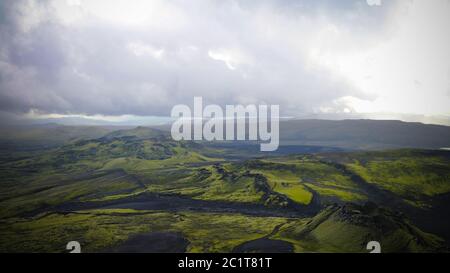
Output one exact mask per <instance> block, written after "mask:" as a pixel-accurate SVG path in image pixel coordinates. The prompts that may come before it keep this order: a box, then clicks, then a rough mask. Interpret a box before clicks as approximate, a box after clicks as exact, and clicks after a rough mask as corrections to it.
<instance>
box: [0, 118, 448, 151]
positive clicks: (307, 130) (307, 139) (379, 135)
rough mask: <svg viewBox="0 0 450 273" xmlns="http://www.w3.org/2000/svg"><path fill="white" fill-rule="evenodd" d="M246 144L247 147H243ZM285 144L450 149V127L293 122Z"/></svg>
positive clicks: (95, 129) (101, 131) (87, 131)
mask: <svg viewBox="0 0 450 273" xmlns="http://www.w3.org/2000/svg"><path fill="white" fill-rule="evenodd" d="M169 130H170V125H163V126H153V127H142V126H140V127H129V126H65V125H58V124H44V125H27V126H24V125H22V126H7V127H2V128H0V133H1V134H0V143H1V144H3V145H5V144H8V145H12V144H14V143H20V145H25V144H29V145H42V146H46V147H52V146H58V145H61V144H64V143H66V142H70V141H74V140H80V139H93V138H99V137H103V136H106V137H114V136H137V137H140V138H145V137H146V136H148V137H150V136H155V135H161V134H165V135H168V134H169ZM241 144H242V143H241ZM280 144H281V146H285V147H286V146H321V147H335V148H343V149H349V150H353V149H354V150H365V149H367V150H379V149H391V148H423V149H441V148H449V147H450V126H443V125H427V124H422V123H411V122H402V121H394V120H392V121H390V120H341V121H335V120H289V121H283V122H281V123H280Z"/></svg>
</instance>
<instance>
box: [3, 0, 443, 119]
mask: <svg viewBox="0 0 450 273" xmlns="http://www.w3.org/2000/svg"><path fill="white" fill-rule="evenodd" d="M369 2H371V1H369ZM380 4H381V5H369V4H368V2H367V0H342V1H333V0H314V1H312V0H311V1H299V0H279V1H269V0H196V1H183V0H133V1H126V0H39V1H38V0H34V1H33V0H1V1H0V116H1V117H3V120H5V119H13V118H17V117H20V118H24V119H48V118H55V119H61V118H71V119H74V118H77V119H86V118H87V119H88V120H105V121H111V122H115V121H119V122H126V121H132V120H135V121H136V120H139V121H142V122H150V123H151V122H156V123H157V122H161V121H164V120H165V117H167V116H169V115H170V111H171V109H172V107H173V106H174V105H176V104H180V103H182V104H188V105H192V104H193V98H194V96H202V97H203V100H204V102H205V103H208V104H209V103H211V104H212V103H214V104H219V105H221V106H224V105H226V104H244V105H246V104H271V105H273V104H278V105H280V112H281V115H282V116H285V117H319V118H336V117H339V118H341V117H342V118H346V117H370V118H375V119H376V118H380V119H384V118H399V119H405V120H408V121H426V122H429V123H444V124H445V123H449V124H450V122H449V121H450V108H449V106H450V51H449V48H450V31H448V26H450V0H390V1H387V0H381V1H380Z"/></svg>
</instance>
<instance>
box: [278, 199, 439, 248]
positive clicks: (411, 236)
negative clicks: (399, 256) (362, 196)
mask: <svg viewBox="0 0 450 273" xmlns="http://www.w3.org/2000/svg"><path fill="white" fill-rule="evenodd" d="M276 237H278V238H280V239H284V240H286V241H290V242H293V243H294V244H295V246H296V249H297V251H304V252H368V250H367V249H366V246H367V243H368V242H370V241H378V242H380V244H381V251H382V252H436V251H445V247H444V243H443V242H444V241H443V240H442V239H441V238H439V237H437V236H435V235H432V234H429V233H425V232H423V231H421V230H420V229H419V228H417V227H415V226H414V225H412V224H411V223H410V222H409V221H408V219H406V218H405V217H404V216H403V215H402V214H401V213H396V212H392V211H391V210H388V209H385V208H380V207H378V206H377V205H375V204H373V203H367V204H366V205H362V206H360V205H355V204H351V203H349V204H345V205H342V206H339V205H331V206H328V207H326V208H325V209H323V210H322V211H321V212H320V213H319V214H317V215H316V216H314V217H313V218H311V219H309V220H304V219H302V220H300V221H295V222H292V223H290V224H288V225H286V226H284V227H283V228H282V229H281V230H280V232H279V233H278V234H277V235H276Z"/></svg>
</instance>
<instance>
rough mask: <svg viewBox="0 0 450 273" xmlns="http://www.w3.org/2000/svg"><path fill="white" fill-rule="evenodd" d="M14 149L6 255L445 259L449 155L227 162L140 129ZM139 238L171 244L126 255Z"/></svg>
mask: <svg viewBox="0 0 450 273" xmlns="http://www.w3.org/2000/svg"><path fill="white" fill-rule="evenodd" d="M228 149H230V148H228ZM5 151H6V150H5ZM8 151H9V152H4V153H3V154H2V157H1V158H0V188H1V190H0V251H1V252H61V251H66V250H65V244H66V243H67V242H68V241H72V240H77V241H79V242H80V243H81V244H82V247H83V251H87V252H99V251H100V252H103V251H106V252H114V251H121V250H123V249H128V250H130V249H131V250H133V251H144V250H145V251H162V250H161V249H163V250H164V251H169V252H170V251H176V252H178V251H180V250H182V251H188V252H232V251H250V252H255V251H256V252H258V251H265V250H267V249H272V250H276V249H279V250H280V251H295V252H367V250H366V249H365V246H366V244H367V242H369V241H371V240H375V241H379V242H380V243H381V244H382V248H383V250H384V251H386V252H441V251H446V246H448V242H449V239H450V236H449V231H450V225H449V223H447V222H448V221H447V220H446V219H447V218H448V217H447V216H448V212H449V210H450V205H449V203H450V202H449V200H450V195H449V192H450V164H449V163H450V153H449V152H446V151H437V150H436V151H432V150H393V151H382V152H351V153H349V152H333V153H319V154H295V155H285V156H275V157H267V156H266V157H261V156H258V157H255V158H249V157H248V155H246V156H242V157H239V153H240V151H239V149H236V150H235V151H234V152H233V154H234V156H233V158H232V159H230V158H227V157H226V156H224V154H226V152H224V150H222V149H220V148H216V147H214V146H206V145H204V144H201V143H193V142H174V141H172V140H171V139H170V137H169V136H168V135H167V134H166V133H164V132H162V131H158V130H153V129H148V128H143V127H139V128H136V129H133V130H119V131H114V132H111V133H107V134H105V135H104V136H102V137H97V138H93V139H75V140H73V141H69V142H65V144H64V145H57V146H55V147H52V148H45V149H42V150H40V151H39V152H36V151H33V152H26V151H21V152H20V157H19V156H18V154H17V153H15V152H11V151H10V150H8ZM8 153H9V154H8ZM427 223H428V224H427ZM429 223H433V225H430V224H429ZM137 236H143V237H137ZM167 238H169V239H167ZM133 240H134V241H133ZM136 240H138V241H140V242H144V243H142V244H144V245H145V242H146V241H145V240H149V243H148V244H153V243H154V242H159V241H160V242H159V244H166V245H165V248H151V247H146V248H144V249H142V248H139V247H136V248H137V249H135V248H133V247H132V245H131V248H130V244H133V242H136ZM158 240H159V241H158ZM164 241H167V242H172V241H173V242H174V244H180V245H178V246H173V247H172V246H171V245H170V244H169V243H164ZM280 241H281V242H280ZM151 242H152V243H151ZM272 244H273V246H272ZM139 245H141V244H139ZM155 245H158V243H156V244H155ZM121 246H126V248H121Z"/></svg>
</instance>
